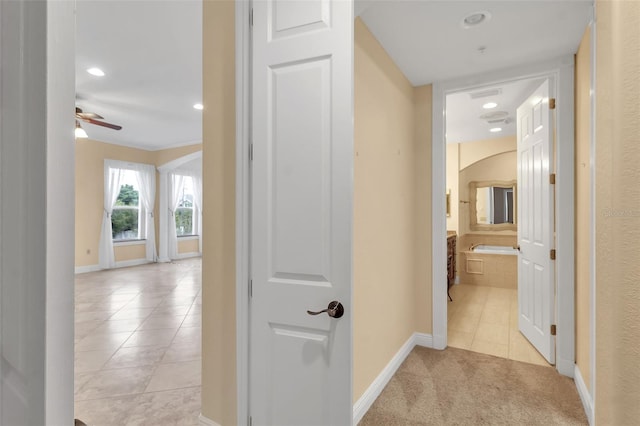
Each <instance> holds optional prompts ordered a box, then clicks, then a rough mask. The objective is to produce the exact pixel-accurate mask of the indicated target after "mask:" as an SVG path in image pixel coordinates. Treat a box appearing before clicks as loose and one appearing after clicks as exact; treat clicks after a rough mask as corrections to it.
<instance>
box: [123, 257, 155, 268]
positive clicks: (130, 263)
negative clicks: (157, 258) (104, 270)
mask: <svg viewBox="0 0 640 426" xmlns="http://www.w3.org/2000/svg"><path fill="white" fill-rule="evenodd" d="M147 263H153V262H149V261H148V260H147V259H146V258H145V259H133V260H123V261H122V262H116V266H115V267H116V268H128V267H129V266H139V265H146V264H147Z"/></svg>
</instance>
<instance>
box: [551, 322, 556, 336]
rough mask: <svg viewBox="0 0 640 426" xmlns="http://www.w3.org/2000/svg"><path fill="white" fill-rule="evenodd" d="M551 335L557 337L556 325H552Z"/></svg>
mask: <svg viewBox="0 0 640 426" xmlns="http://www.w3.org/2000/svg"><path fill="white" fill-rule="evenodd" d="M551 335H552V336H555V335H556V325H555V324H551Z"/></svg>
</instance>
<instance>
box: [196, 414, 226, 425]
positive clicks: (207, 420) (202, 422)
mask: <svg viewBox="0 0 640 426" xmlns="http://www.w3.org/2000/svg"><path fill="white" fill-rule="evenodd" d="M198 424H199V425H200V426H222V425H221V424H219V423H216V422H214V421H213V420H211V419H210V418H208V417H205V416H203V415H202V413H200V415H199V416H198Z"/></svg>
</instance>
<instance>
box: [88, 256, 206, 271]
mask: <svg viewBox="0 0 640 426" xmlns="http://www.w3.org/2000/svg"><path fill="white" fill-rule="evenodd" d="M198 255H199V253H198ZM190 257H193V256H190ZM148 263H154V262H149V261H148V260H147V259H146V258H140V259H131V260H122V261H120V262H116V265H115V266H114V267H113V268H110V269H117V268H128V267H130V266H139V265H146V264H148ZM107 270H108V269H103V268H101V267H100V265H85V266H76V267H75V273H76V274H86V273H88V272H98V271H107Z"/></svg>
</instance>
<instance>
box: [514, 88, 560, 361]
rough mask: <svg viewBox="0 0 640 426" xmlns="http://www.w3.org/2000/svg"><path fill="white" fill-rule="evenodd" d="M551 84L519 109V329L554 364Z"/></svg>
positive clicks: (537, 91) (541, 89)
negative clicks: (552, 328) (550, 174)
mask: <svg viewBox="0 0 640 426" xmlns="http://www.w3.org/2000/svg"><path fill="white" fill-rule="evenodd" d="M549 99H550V93H549V81H548V80H545V82H544V83H542V85H540V87H538V88H537V89H536V90H535V91H534V92H533V93H532V94H531V96H529V98H528V99H527V100H526V101H525V102H524V103H523V104H522V105H520V107H518V111H517V120H518V122H517V134H518V194H517V200H518V241H519V245H520V253H519V255H518V318H519V320H518V326H519V328H520V331H521V332H522V334H523V335H524V336H525V337H526V338H527V339H528V340H529V341H530V342H531V344H533V346H535V348H536V349H537V350H538V351H539V352H540V353H541V354H542V355H543V356H544V357H545V358H546V359H547V361H549V362H550V363H551V364H554V363H555V340H554V336H552V335H551V325H552V324H553V323H554V312H555V310H554V306H555V291H554V289H555V279H554V277H555V274H554V266H555V265H554V262H553V261H552V260H551V255H550V254H551V249H552V248H553V241H554V239H553V235H554V226H553V223H554V222H553V191H552V189H551V184H550V179H549V173H550V165H551V164H552V160H553V149H552V141H553V128H552V126H551V120H550V118H551V111H550V108H549Z"/></svg>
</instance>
